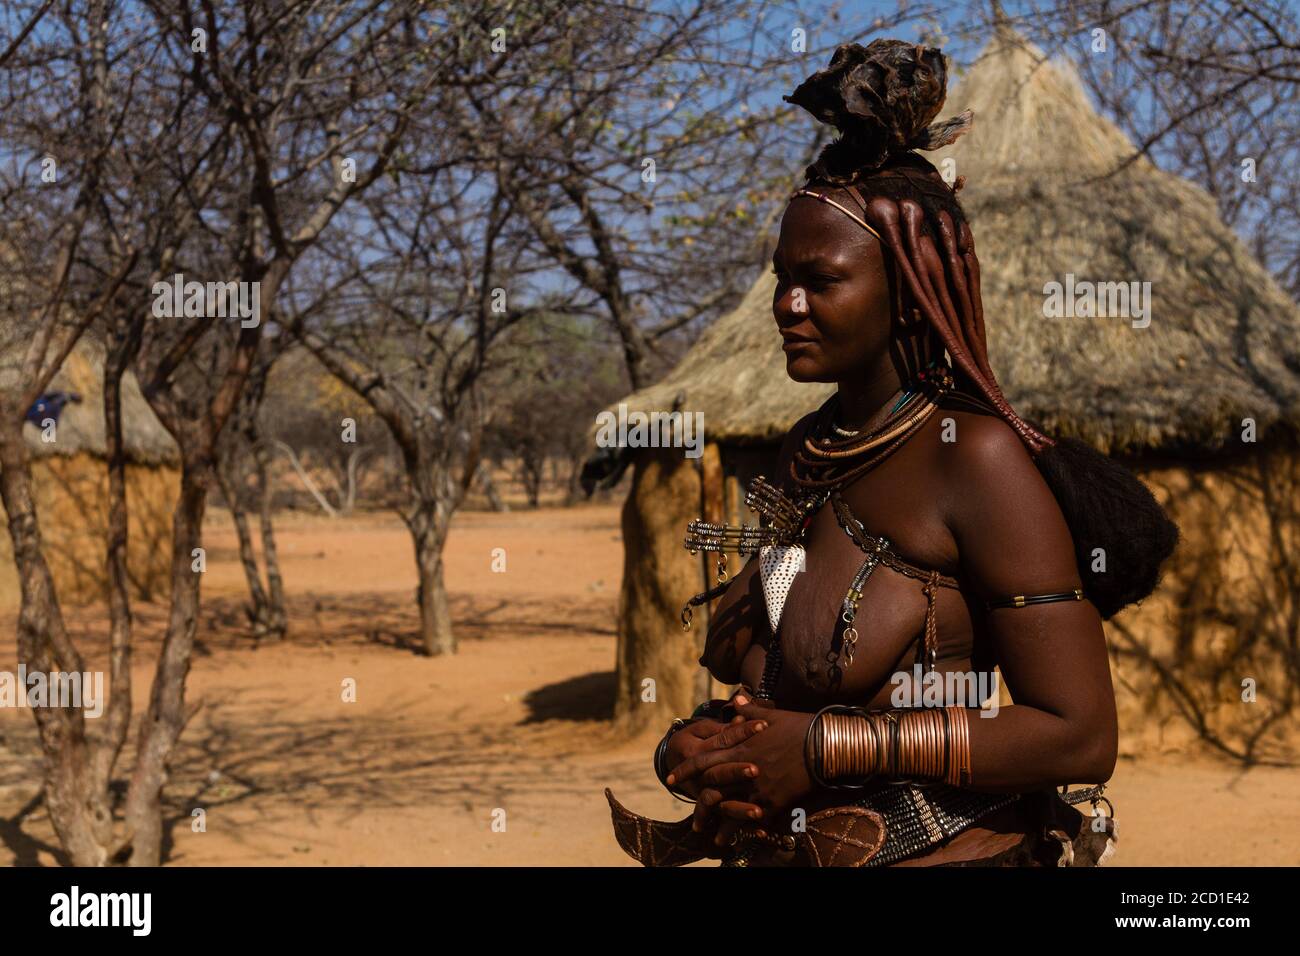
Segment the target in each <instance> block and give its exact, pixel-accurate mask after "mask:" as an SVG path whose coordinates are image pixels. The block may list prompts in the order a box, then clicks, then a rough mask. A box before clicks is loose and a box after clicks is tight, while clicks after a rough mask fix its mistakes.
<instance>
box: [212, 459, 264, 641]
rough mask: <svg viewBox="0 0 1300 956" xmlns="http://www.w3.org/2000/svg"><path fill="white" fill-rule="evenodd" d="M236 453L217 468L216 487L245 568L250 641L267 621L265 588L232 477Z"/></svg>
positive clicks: (259, 635) (258, 635)
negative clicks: (231, 525) (228, 514)
mask: <svg viewBox="0 0 1300 956" xmlns="http://www.w3.org/2000/svg"><path fill="white" fill-rule="evenodd" d="M235 454H236V452H235V451H234V450H233V449H232V450H231V451H230V452H229V455H227V456H224V460H222V461H220V462H218V464H217V467H216V478H217V484H218V485H219V486H220V487H221V494H222V496H223V497H224V498H225V499H226V507H227V508H229V509H230V520H231V521H232V522H233V523H234V525H235V537H236V539H238V541H239V563H240V565H241V566H242V567H243V569H244V580H245V582H247V584H248V597H249V606H248V608H247V612H246V613H247V614H248V623H249V625H250V626H251V627H252V629H253V639H254V640H258V641H260V640H262V639H263V638H264V637H265V632H266V621H267V619H268V611H267V598H266V589H265V588H263V587H262V572H261V570H260V569H259V568H258V566H257V552H256V551H254V550H253V534H252V532H251V531H250V530H249V528H248V512H246V511H245V510H244V504H243V500H242V499H241V497H240V494H239V476H238V474H234V475H232V474H231V472H232V471H235V470H236V464H235V463H234V462H233V461H232V460H231V459H232V458H233V457H234V456H235Z"/></svg>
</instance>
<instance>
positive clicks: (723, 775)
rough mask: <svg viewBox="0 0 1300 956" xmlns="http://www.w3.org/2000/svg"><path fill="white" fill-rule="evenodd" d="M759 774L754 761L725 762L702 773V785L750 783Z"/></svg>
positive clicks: (718, 785)
mask: <svg viewBox="0 0 1300 956" xmlns="http://www.w3.org/2000/svg"><path fill="white" fill-rule="evenodd" d="M757 776H758V768H757V767H756V766H754V765H753V764H752V763H723V764H718V766H716V767H710V768H709V769H708V770H706V771H704V772H703V773H702V774H700V778H699V779H700V786H702V787H727V786H731V785H733V784H737V783H748V782H749V781H750V780H753V779H754V778H755V777H757Z"/></svg>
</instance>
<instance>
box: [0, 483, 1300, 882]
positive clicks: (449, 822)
mask: <svg viewBox="0 0 1300 956" xmlns="http://www.w3.org/2000/svg"><path fill="white" fill-rule="evenodd" d="M279 540H280V542H281V548H282V553H283V557H284V570H285V578H286V582H287V586H288V588H289V589H290V592H291V595H292V600H291V604H292V612H293V626H294V633H293V634H292V636H291V638H290V639H289V641H287V642H286V643H284V644H282V645H278V646H271V647H263V648H254V647H252V646H251V642H250V641H249V639H248V638H247V637H246V636H245V632H244V630H243V628H242V621H241V617H240V614H241V612H240V610H239V603H240V599H241V596H242V589H243V582H242V578H241V576H240V571H239V568H238V566H237V564H236V563H235V561H234V551H233V538H232V536H231V534H230V532H229V527H228V524H227V523H226V522H225V521H224V520H223V516H221V515H220V514H214V515H212V516H211V517H210V520H209V537H208V542H209V570H208V572H207V576H206V578H205V581H204V585H205V612H204V619H203V622H202V626H201V629H200V646H199V652H198V653H197V654H196V655H195V660H194V666H193V669H192V671H191V676H190V683H189V700H190V701H192V702H200V703H201V705H202V706H201V707H200V709H199V710H198V712H197V714H196V715H195V717H194V718H193V720H192V722H191V724H190V726H189V727H188V729H187V731H186V733H185V735H184V738H183V746H182V748H181V752H180V754H179V756H178V759H177V761H176V764H175V766H174V769H173V775H172V781H171V784H170V785H169V787H168V816H169V833H170V839H169V844H168V860H169V862H171V863H173V864H179V865H210V864H216V865H223V864H296V865H311V864H364V865H390V864H415V865H427V864H470V865H480V864H490V865H630V861H629V860H627V859H626V858H625V857H624V856H623V855H622V853H621V851H620V850H619V849H618V847H617V846H616V845H615V843H614V841H613V838H612V836H611V834H610V828H609V815H608V811H607V809H606V806H605V803H604V798H603V796H602V789H603V788H604V787H605V786H607V785H608V786H612V787H613V788H614V789H615V792H616V793H618V795H619V797H620V798H621V799H622V800H623V801H624V802H625V803H626V804H628V805H629V806H631V807H633V808H635V809H637V810H640V811H641V812H645V813H649V814H651V815H654V816H659V817H660V818H674V817H676V816H680V815H683V814H682V809H681V808H682V805H681V804H678V803H676V802H675V801H673V800H672V799H671V798H670V797H668V796H667V795H666V794H664V792H663V791H662V789H661V788H660V787H659V785H658V784H657V782H656V781H655V779H654V776H653V774H652V773H651V771H650V768H649V754H650V747H651V745H652V741H649V740H642V741H637V742H633V743H631V744H628V743H615V742H611V741H610V740H609V739H608V738H607V736H606V733H605V729H604V728H605V720H606V718H607V717H608V712H609V698H610V693H611V688H612V682H613V673H612V668H613V662H614V641H615V632H614V618H613V615H614V611H615V607H616V603H617V594H618V583H619V579H620V575H621V571H622V556H621V545H620V540H619V533H618V514H617V509H616V508H615V507H613V506H608V505H605V506H591V507H583V508H577V509H571V510H558V509H546V510H542V511H538V512H532V513H529V512H513V513H509V514H500V515H497V514H486V513H465V514H462V515H461V516H459V517H458V518H457V520H456V525H455V529H454V532H453V534H452V537H451V542H450V544H449V546H448V569H449V570H448V582H447V583H448V588H449V591H450V592H451V594H452V600H453V613H454V617H455V622H456V626H457V627H458V633H459V635H460V639H461V642H462V643H461V649H460V653H459V654H457V655H456V656H454V657H449V658H439V659H432V660H431V659H427V658H423V657H419V656H417V655H415V654H414V653H412V651H411V649H410V648H411V642H412V641H413V639H414V631H415V624H416V618H415V609H414V603H413V589H414V586H415V577H414V570H413V567H412V564H413V562H412V558H411V553H410V544H409V540H408V538H407V537H406V534H405V530H404V529H403V527H402V526H401V524H400V522H399V521H397V519H395V518H389V517H387V516H366V517H358V518H352V519H347V520H343V521H338V522H328V521H325V520H323V519H317V518H308V517H293V516H289V517H286V518H285V519H284V520H283V521H282V522H281V525H280V537H279ZM494 548H504V549H505V550H506V562H507V564H506V571H505V572H504V573H497V572H493V571H492V569H491V563H492V552H493V549H494ZM163 612H164V609H163V608H161V607H157V606H146V607H143V608H140V609H139V624H138V626H139V629H140V632H141V636H142V654H141V655H140V658H139V662H138V665H137V667H136V668H135V681H136V686H137V692H136V699H137V708H139V707H140V704H139V701H140V699H141V698H142V697H143V696H144V694H145V690H144V688H145V687H146V686H147V681H148V679H149V678H150V677H151V676H152V665H153V658H154V655H155V654H156V651H157V635H158V633H159V630H160V628H161V624H162V616H163ZM70 617H71V619H72V624H73V627H74V630H75V631H76V632H77V634H78V635H79V639H80V641H81V643H82V644H83V646H86V647H88V648H92V650H91V652H90V655H89V656H90V658H91V662H92V665H93V664H94V663H95V662H96V658H98V657H101V654H100V652H99V650H98V647H97V646H98V645H102V639H103V638H102V635H103V632H104V620H103V617H102V614H100V613H99V612H90V611H84V610H82V611H76V612H73V613H72V614H71V615H70ZM0 633H3V634H5V635H12V633H13V622H12V615H8V616H5V617H4V618H3V619H0ZM0 654H2V655H3V656H2V657H0V660H7V661H13V660H14V649H13V646H12V638H11V637H8V636H6V638H5V642H4V645H3V648H2V649H0ZM10 666H12V665H10ZM349 678H351V679H352V680H354V681H355V686H356V701H355V703H345V702H344V701H343V699H342V697H343V694H342V686H343V682H344V681H345V680H346V679H349ZM128 757H129V755H128ZM124 766H125V764H124ZM36 769H37V758H36V750H35V740H34V728H33V722H32V719H31V716H30V714H27V713H25V712H21V711H13V710H7V711H0V864H11V863H18V864H27V865H30V864H49V863H53V862H56V861H57V860H58V854H57V852H56V849H55V847H56V844H55V841H54V839H53V833H52V831H51V829H50V827H49V823H48V820H47V819H46V817H45V815H44V812H43V810H42V809H41V807H40V806H39V805H38V801H37V800H36V799H35V797H36V795H37V793H38V787H37V784H36V779H37V778H36ZM1298 783H1300V771H1294V770H1273V769H1259V770H1253V771H1250V772H1249V773H1245V774H1242V773H1240V772H1238V771H1237V770H1235V769H1233V768H1232V767H1230V766H1228V765H1226V764H1224V763H1221V762H1218V761H1216V760H1214V759H1213V758H1211V757H1208V756H1200V757H1194V758H1193V757H1186V758H1181V759H1170V758H1162V759H1160V760H1145V761H1142V762H1136V761H1132V760H1124V761H1122V762H1121V764H1120V766H1119V768H1118V770H1117V772H1116V775H1115V778H1114V781H1113V784H1112V787H1111V793H1112V796H1113V800H1114V803H1115V806H1116V812H1117V820H1118V823H1119V829H1120V838H1121V843H1120V853H1119V855H1118V856H1117V858H1116V860H1115V863H1116V865H1139V864H1151V865H1177V864H1297V863H1300V849H1298V847H1300V802H1298V801H1296V799H1295V796H1294V794H1295V787H1296V785H1297V784H1298ZM200 807H201V808H203V810H204V812H205V814H206V832H193V826H192V823H191V820H192V811H193V810H194V809H195V808H200ZM494 819H497V820H501V819H504V823H505V828H504V832H499V830H494V829H493V821H494Z"/></svg>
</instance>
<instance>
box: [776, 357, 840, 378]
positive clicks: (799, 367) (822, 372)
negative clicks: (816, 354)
mask: <svg viewBox="0 0 1300 956" xmlns="http://www.w3.org/2000/svg"><path fill="white" fill-rule="evenodd" d="M785 374H786V375H789V376H790V378H791V380H792V381H795V382H833V381H835V379H834V378H833V377H828V376H827V374H826V369H824V368H822V367H821V365H820V364H819V363H818V362H815V361H813V360H812V359H810V358H806V357H805V356H802V355H787V356H786V357H785Z"/></svg>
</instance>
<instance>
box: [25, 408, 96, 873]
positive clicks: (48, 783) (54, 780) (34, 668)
mask: <svg viewBox="0 0 1300 956" xmlns="http://www.w3.org/2000/svg"><path fill="white" fill-rule="evenodd" d="M22 422H23V418H22V415H21V414H15V413H14V410H13V409H4V410H3V412H0V498H2V499H3V501H4V506H5V511H6V513H7V514H8V517H9V535H10V538H11V540H12V542H13V552H14V563H15V565H16V566H17V570H18V578H19V583H20V585H21V590H22V606H21V609H20V610H19V613H18V662H19V664H20V665H25V667H26V670H27V672H28V673H43V674H46V675H48V674H50V673H51V672H54V671H64V672H84V670H85V667H84V665H83V663H82V660H81V655H80V654H78V653H77V651H76V649H75V648H74V647H73V646H72V644H71V642H70V641H69V639H68V634H67V630H66V628H65V625H64V622H63V613H62V611H61V610H60V608H59V602H58V597H57V596H56V593H55V589H54V579H53V576H52V575H51V574H50V568H49V565H48V564H47V563H46V560H45V554H44V551H43V549H42V545H41V532H40V524H39V522H38V520H37V517H36V506H35V501H34V499H33V497H32V480H31V478H32V475H31V461H30V458H29V456H28V453H27V446H26V445H25V444H24V442H23V433H22ZM23 692H24V693H25V692H26V688H24V690H23ZM32 715H33V717H35V719H36V726H37V729H38V731H39V733H40V737H41V749H42V751H43V753H44V755H45V780H44V787H45V806H46V809H47V810H48V811H49V814H50V822H51V823H52V824H53V825H54V831H55V833H57V834H58V837H59V842H60V843H61V844H62V845H63V848H64V850H66V851H67V853H68V856H69V857H70V859H71V861H72V863H73V865H74V866H103V865H104V864H105V863H107V862H108V849H109V843H110V842H111V839H112V829H113V818H112V812H111V809H110V807H109V805H108V801H107V793H106V792H104V791H99V792H96V791H95V790H94V789H93V787H92V777H93V775H92V774H91V773H90V764H91V753H90V747H89V745H88V742H87V740H86V723H85V714H84V712H83V711H82V710H81V708H79V707H67V708H58V707H33V708H32Z"/></svg>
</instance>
